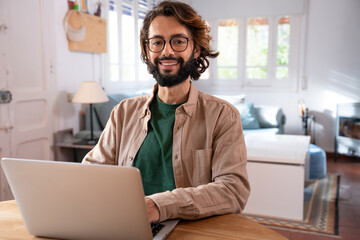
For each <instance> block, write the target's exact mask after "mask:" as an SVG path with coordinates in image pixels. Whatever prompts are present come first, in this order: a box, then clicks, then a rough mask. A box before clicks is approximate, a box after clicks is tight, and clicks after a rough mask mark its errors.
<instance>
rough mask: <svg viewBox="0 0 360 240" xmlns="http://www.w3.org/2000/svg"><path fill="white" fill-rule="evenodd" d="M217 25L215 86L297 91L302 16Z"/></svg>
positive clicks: (231, 21)
mask: <svg viewBox="0 0 360 240" xmlns="http://www.w3.org/2000/svg"><path fill="white" fill-rule="evenodd" d="M217 24H218V27H217V31H216V32H215V34H216V36H214V39H216V43H217V46H216V48H217V50H219V51H220V55H219V57H218V58H217V64H215V67H216V71H215V72H216V77H215V78H214V79H213V80H212V81H213V85H214V86H215V87H217V88H218V86H227V89H229V87H234V86H235V87H238V88H241V89H255V90H260V89H269V90H279V89H285V90H295V89H296V86H297V83H296V82H297V75H296V73H297V72H298V69H297V68H298V64H297V62H298V56H297V55H298V52H297V51H296V49H298V48H299V46H298V42H299V41H298V40H299V38H300V24H299V17H296V16H276V17H256V18H242V19H222V20H219V21H218V22H217ZM210 67H211V66H210ZM225 88H226V87H225ZM225 88H224V89H225Z"/></svg>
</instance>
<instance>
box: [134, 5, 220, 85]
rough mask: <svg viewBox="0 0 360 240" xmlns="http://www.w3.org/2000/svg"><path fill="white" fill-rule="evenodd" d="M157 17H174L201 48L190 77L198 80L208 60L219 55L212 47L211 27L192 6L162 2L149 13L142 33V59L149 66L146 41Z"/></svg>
mask: <svg viewBox="0 0 360 240" xmlns="http://www.w3.org/2000/svg"><path fill="white" fill-rule="evenodd" d="M157 16H166V17H168V16H174V17H176V19H177V20H178V21H179V23H180V24H182V25H184V26H185V27H186V28H187V29H188V30H189V31H190V33H191V35H192V39H193V40H194V43H195V46H198V47H199V48H200V56H199V57H198V58H197V59H194V62H193V64H194V65H195V68H194V70H193V71H191V73H190V77H191V78H192V79H193V80H198V79H199V77H200V75H201V74H202V73H203V72H205V70H206V69H207V68H208V67H209V60H208V58H216V57H217V56H218V55H219V52H215V51H214V50H213V49H211V46H210V40H211V39H212V37H211V36H210V34H209V33H210V27H209V26H208V25H207V24H206V22H205V21H204V20H203V19H202V18H201V16H200V15H198V14H197V13H196V11H195V10H194V9H193V8H192V7H191V6H189V5H187V4H185V3H182V2H177V1H162V2H160V3H159V4H158V5H156V6H155V7H154V8H153V9H152V10H150V11H148V12H147V14H146V16H145V18H144V22H143V26H142V29H141V32H140V45H141V59H142V61H143V62H144V63H146V64H147V65H148V63H149V59H148V58H147V48H146V46H147V44H146V40H147V39H148V37H149V27H150V24H151V22H152V21H153V20H154V18H156V17H157Z"/></svg>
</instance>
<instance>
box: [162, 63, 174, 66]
mask: <svg viewBox="0 0 360 240" xmlns="http://www.w3.org/2000/svg"><path fill="white" fill-rule="evenodd" d="M161 64H162V65H164V66H172V65H176V63H161Z"/></svg>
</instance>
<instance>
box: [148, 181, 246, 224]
mask: <svg viewBox="0 0 360 240" xmlns="http://www.w3.org/2000/svg"><path fill="white" fill-rule="evenodd" d="M242 181H245V183H244V182H242ZM248 195H249V188H248V182H247V180H246V179H241V177H239V176H231V175H229V176H225V177H222V178H221V179H218V180H216V181H215V182H212V183H209V184H206V185H201V186H198V187H188V188H177V189H175V190H173V191H171V192H170V191H167V192H163V193H157V194H154V195H151V196H149V198H151V199H152V200H153V201H154V202H155V203H156V204H157V206H158V207H159V211H160V221H163V220H166V219H172V218H182V219H199V218H204V217H208V216H212V215H221V214H226V213H236V212H241V211H242V210H243V208H244V207H245V204H246V201H247V198H248Z"/></svg>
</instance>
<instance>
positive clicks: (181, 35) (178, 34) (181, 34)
mask: <svg viewBox="0 0 360 240" xmlns="http://www.w3.org/2000/svg"><path fill="white" fill-rule="evenodd" d="M156 37H159V38H164V36H163V35H154V36H152V37H150V38H156ZM174 37H187V38H189V36H187V35H186V34H183V33H177V34H173V35H171V36H170V38H174ZM164 39H165V38H164Z"/></svg>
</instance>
